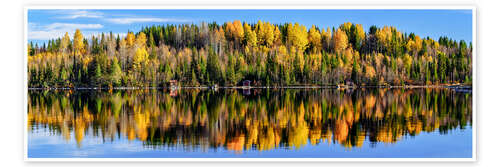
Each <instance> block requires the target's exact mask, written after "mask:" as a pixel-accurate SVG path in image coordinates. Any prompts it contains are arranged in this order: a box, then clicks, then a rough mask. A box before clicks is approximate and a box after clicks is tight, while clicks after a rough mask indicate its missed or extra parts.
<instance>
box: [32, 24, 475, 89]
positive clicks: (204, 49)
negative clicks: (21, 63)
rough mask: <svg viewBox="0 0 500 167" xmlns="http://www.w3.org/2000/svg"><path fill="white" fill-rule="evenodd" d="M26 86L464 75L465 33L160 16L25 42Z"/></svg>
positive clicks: (423, 82)
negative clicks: (460, 36) (127, 26)
mask: <svg viewBox="0 0 500 167" xmlns="http://www.w3.org/2000/svg"><path fill="white" fill-rule="evenodd" d="M27 49H28V50H27V52H28V87H29V88H113V87H116V88H127V87H129V88H133V87H169V86H171V85H172V81H175V84H176V85H182V86H187V87H203V86H213V85H219V86H221V87H237V86H242V84H243V82H245V81H246V82H250V83H251V86H255V87H286V86H338V87H341V86H345V87H352V86H357V87H369V86H376V87H384V86H387V87H391V86H392V87H394V86H401V87H415V86H453V85H454V86H457V85H458V86H464V85H465V87H470V85H471V84H472V43H469V44H467V43H466V42H465V41H464V40H460V41H457V40H453V39H450V38H448V37H445V36H442V37H440V38H439V39H437V41H436V40H435V39H432V38H430V37H420V36H418V35H416V34H414V33H406V32H400V31H398V30H397V29H396V28H395V27H391V26H384V27H376V26H371V27H370V28H369V30H368V31H365V30H364V29H363V26H362V25H360V24H353V23H350V22H346V23H343V24H341V25H340V26H339V27H325V28H319V27H316V26H315V25H312V26H311V27H309V28H307V27H306V26H304V25H301V24H300V23H284V24H271V23H269V22H264V21H258V22H257V23H245V22H244V23H242V22H240V21H238V20H235V21H233V22H226V23H224V24H218V23H215V22H213V23H204V22H202V23H199V24H178V25H174V24H165V25H154V26H149V27H144V28H142V30H140V31H139V32H128V33H126V34H121V35H118V34H114V33H113V32H107V33H104V32H103V33H101V34H100V35H93V36H88V37H84V35H83V34H82V32H81V31H80V30H78V29H77V30H76V31H75V32H74V33H73V34H72V35H71V36H70V35H69V33H66V34H65V35H64V36H62V37H60V38H56V39H51V40H48V41H47V42H45V43H43V44H38V43H32V42H30V43H29V44H28V46H27Z"/></svg>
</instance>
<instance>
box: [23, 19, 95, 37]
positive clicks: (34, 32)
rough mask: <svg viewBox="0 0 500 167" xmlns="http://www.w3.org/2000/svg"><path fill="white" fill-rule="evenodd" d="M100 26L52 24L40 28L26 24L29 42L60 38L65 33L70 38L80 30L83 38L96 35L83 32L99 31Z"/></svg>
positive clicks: (33, 24)
mask: <svg viewBox="0 0 500 167" xmlns="http://www.w3.org/2000/svg"><path fill="white" fill-rule="evenodd" d="M101 28H103V26H102V25H101V24H72V23H52V24H49V25H45V26H40V25H38V24H35V23H29V24H28V39H30V40H35V39H36V40H48V39H54V38H57V37H62V36H63V35H64V34H65V33H66V32H68V34H69V35H70V36H72V35H73V33H74V32H75V30H76V29H80V30H82V33H83V35H84V36H91V35H93V34H98V32H97V31H83V30H93V29H101Z"/></svg>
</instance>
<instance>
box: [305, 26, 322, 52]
mask: <svg viewBox="0 0 500 167" xmlns="http://www.w3.org/2000/svg"><path fill="white" fill-rule="evenodd" d="M308 39H309V45H310V47H311V49H312V51H313V52H314V53H316V52H318V51H319V50H321V34H320V33H319V31H318V29H317V28H316V27H315V26H314V25H313V26H312V27H311V28H310V29H309V34H308Z"/></svg>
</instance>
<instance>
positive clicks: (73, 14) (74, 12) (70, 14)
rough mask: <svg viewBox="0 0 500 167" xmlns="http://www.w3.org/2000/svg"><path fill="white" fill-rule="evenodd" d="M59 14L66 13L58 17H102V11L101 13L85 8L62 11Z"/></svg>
mask: <svg viewBox="0 0 500 167" xmlns="http://www.w3.org/2000/svg"><path fill="white" fill-rule="evenodd" d="M61 14H62V15H67V16H61V17H58V18H61V19H77V18H102V17H104V15H103V13H101V12H92V11H86V10H71V11H69V12H63V13H61Z"/></svg>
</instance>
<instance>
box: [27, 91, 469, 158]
mask: <svg viewBox="0 0 500 167" xmlns="http://www.w3.org/2000/svg"><path fill="white" fill-rule="evenodd" d="M28 94H29V95H28V157H30V158H65V157H68V158H71V157H92V158H99V157H102V158H128V157H131V158H220V157H234V158H294V157H299V158H377V157H383V158H471V157H472V144H473V143H472V127H471V125H472V94H470V93H463V92H455V91H452V90H449V89H356V90H338V89H250V90H248V89H247V90H241V89H239V90H237V89H219V90H217V91H212V90H199V89H181V90H177V91H168V90H153V89H146V90H112V91H99V90H82V91H74V90H58V91H54V90H50V91H47V90H29V91H28Z"/></svg>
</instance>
